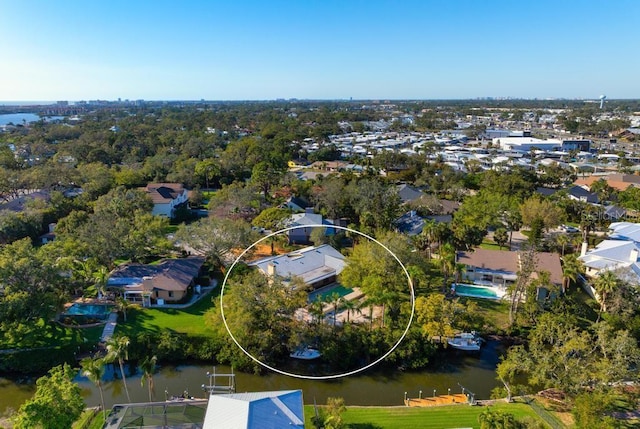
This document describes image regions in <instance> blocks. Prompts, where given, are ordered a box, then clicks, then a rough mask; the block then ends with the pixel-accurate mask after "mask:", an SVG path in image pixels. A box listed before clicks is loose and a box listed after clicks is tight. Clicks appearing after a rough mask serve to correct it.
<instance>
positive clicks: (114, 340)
mask: <svg viewBox="0 0 640 429" xmlns="http://www.w3.org/2000/svg"><path fill="white" fill-rule="evenodd" d="M129 343H130V341H129V337H126V336H122V337H111V338H110V339H109V340H108V341H107V355H106V356H105V361H106V362H109V363H113V362H115V361H118V365H119V366H120V374H121V375H122V384H123V385H124V391H125V393H126V394H127V401H129V402H131V397H130V396H129V389H127V378H126V377H125V375H124V361H125V360H129V352H128V348H129Z"/></svg>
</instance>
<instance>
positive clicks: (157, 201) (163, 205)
mask: <svg viewBox="0 0 640 429" xmlns="http://www.w3.org/2000/svg"><path fill="white" fill-rule="evenodd" d="M143 189H144V190H145V191H146V192H147V194H148V195H149V196H150V197H151V200H152V201H153V210H152V211H151V214H152V215H155V216H166V217H168V218H173V216H174V214H175V210H176V208H177V207H178V206H180V205H182V204H187V202H188V199H189V195H188V192H187V190H186V189H185V188H184V186H183V185H182V184H180V183H149V184H148V185H147V186H146V187H145V188H143Z"/></svg>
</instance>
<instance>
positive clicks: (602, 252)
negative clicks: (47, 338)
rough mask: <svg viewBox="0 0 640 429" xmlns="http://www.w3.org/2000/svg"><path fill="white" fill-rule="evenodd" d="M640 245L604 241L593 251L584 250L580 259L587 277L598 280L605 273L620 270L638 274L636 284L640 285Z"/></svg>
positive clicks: (623, 241) (631, 242) (619, 241)
mask: <svg viewBox="0 0 640 429" xmlns="http://www.w3.org/2000/svg"><path fill="white" fill-rule="evenodd" d="M639 254H640V243H638V242H636V241H632V240H628V241H627V240H603V241H601V242H600V243H598V245H597V246H596V247H594V248H593V249H591V250H588V251H587V249H586V244H583V249H582V252H581V254H580V256H579V257H578V259H579V260H580V261H582V264H583V265H584V268H585V275H586V276H587V277H588V278H590V279H595V278H597V277H598V276H599V275H600V274H601V273H603V272H604V271H612V270H616V271H617V270H620V271H627V270H631V271H632V272H635V273H637V275H636V280H635V282H634V283H636V284H639V285H640V263H639V262H638V255H639Z"/></svg>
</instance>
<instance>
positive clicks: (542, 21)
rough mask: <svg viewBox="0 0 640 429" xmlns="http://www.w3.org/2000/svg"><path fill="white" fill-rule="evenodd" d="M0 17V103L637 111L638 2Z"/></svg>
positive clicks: (77, 10) (340, 3)
mask: <svg viewBox="0 0 640 429" xmlns="http://www.w3.org/2000/svg"><path fill="white" fill-rule="evenodd" d="M0 6H1V10H2V13H1V14H0V40H3V42H4V43H2V44H1V45H0V58H2V67H0V104H2V103H3V102H5V103H6V102H10V101H14V100H18V101H20V100H23V101H25V102H29V101H34V100H51V101H56V100H68V101H70V102H73V101H78V100H97V99H101V100H117V99H118V98H121V99H122V100H125V99H129V100H136V99H144V100H200V99H205V100H274V99H291V98H296V99H300V100H304V99H310V100H325V99H326V100H348V99H350V98H353V99H354V100H405V99H410V100H414V99H426V100H429V99H476V98H488V97H491V98H514V99H518V98H523V99H534V98H537V99H588V100H591V99H593V100H596V99H598V97H599V96H600V94H606V95H607V99H629V98H640V81H639V80H638V79H637V73H638V72H637V71H638V70H640V59H638V57H637V55H634V51H633V49H632V48H633V47H635V42H636V40H637V39H638V37H639V36H640V35H639V34H638V30H637V29H636V28H635V26H633V25H632V24H630V23H628V19H629V17H633V16H638V14H639V13H640V2H638V1H636V0H620V1H614V2H602V1H596V0H583V1H578V0H567V1H550V0H540V1H511V0H499V1H498V0H496V1H485V2H478V1H474V0H450V1H442V0H439V1H426V0H425V1H420V0H406V1H403V2H393V1H383V0H370V1H361V0H352V1H344V0H322V1H320V0H309V1H304V2H297V1H285V0H273V1H269V2H264V1H259V0H253V1H249V0H241V1H235V2H229V1H204V0H203V1H195V0H192V1H185V2H172V1H168V0H161V1H143V0H141V1H135V2H127V1H124V0H113V1H108V2H107V1H102V2H86V1H80V0H69V1H66V2H64V3H59V2H54V1H46V0H21V1H19V2H18V1H12V0H0Z"/></svg>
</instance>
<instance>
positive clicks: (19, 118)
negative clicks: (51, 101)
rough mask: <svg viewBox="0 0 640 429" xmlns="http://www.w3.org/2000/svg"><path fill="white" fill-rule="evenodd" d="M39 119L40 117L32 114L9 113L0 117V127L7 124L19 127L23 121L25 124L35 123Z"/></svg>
mask: <svg viewBox="0 0 640 429" xmlns="http://www.w3.org/2000/svg"><path fill="white" fill-rule="evenodd" d="M39 119H40V116H38V115H36V114H34V113H9V114H6V115H0V125H7V124H9V123H12V124H14V125H21V124H22V123H23V120H24V121H25V122H36V121H38V120H39Z"/></svg>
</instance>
